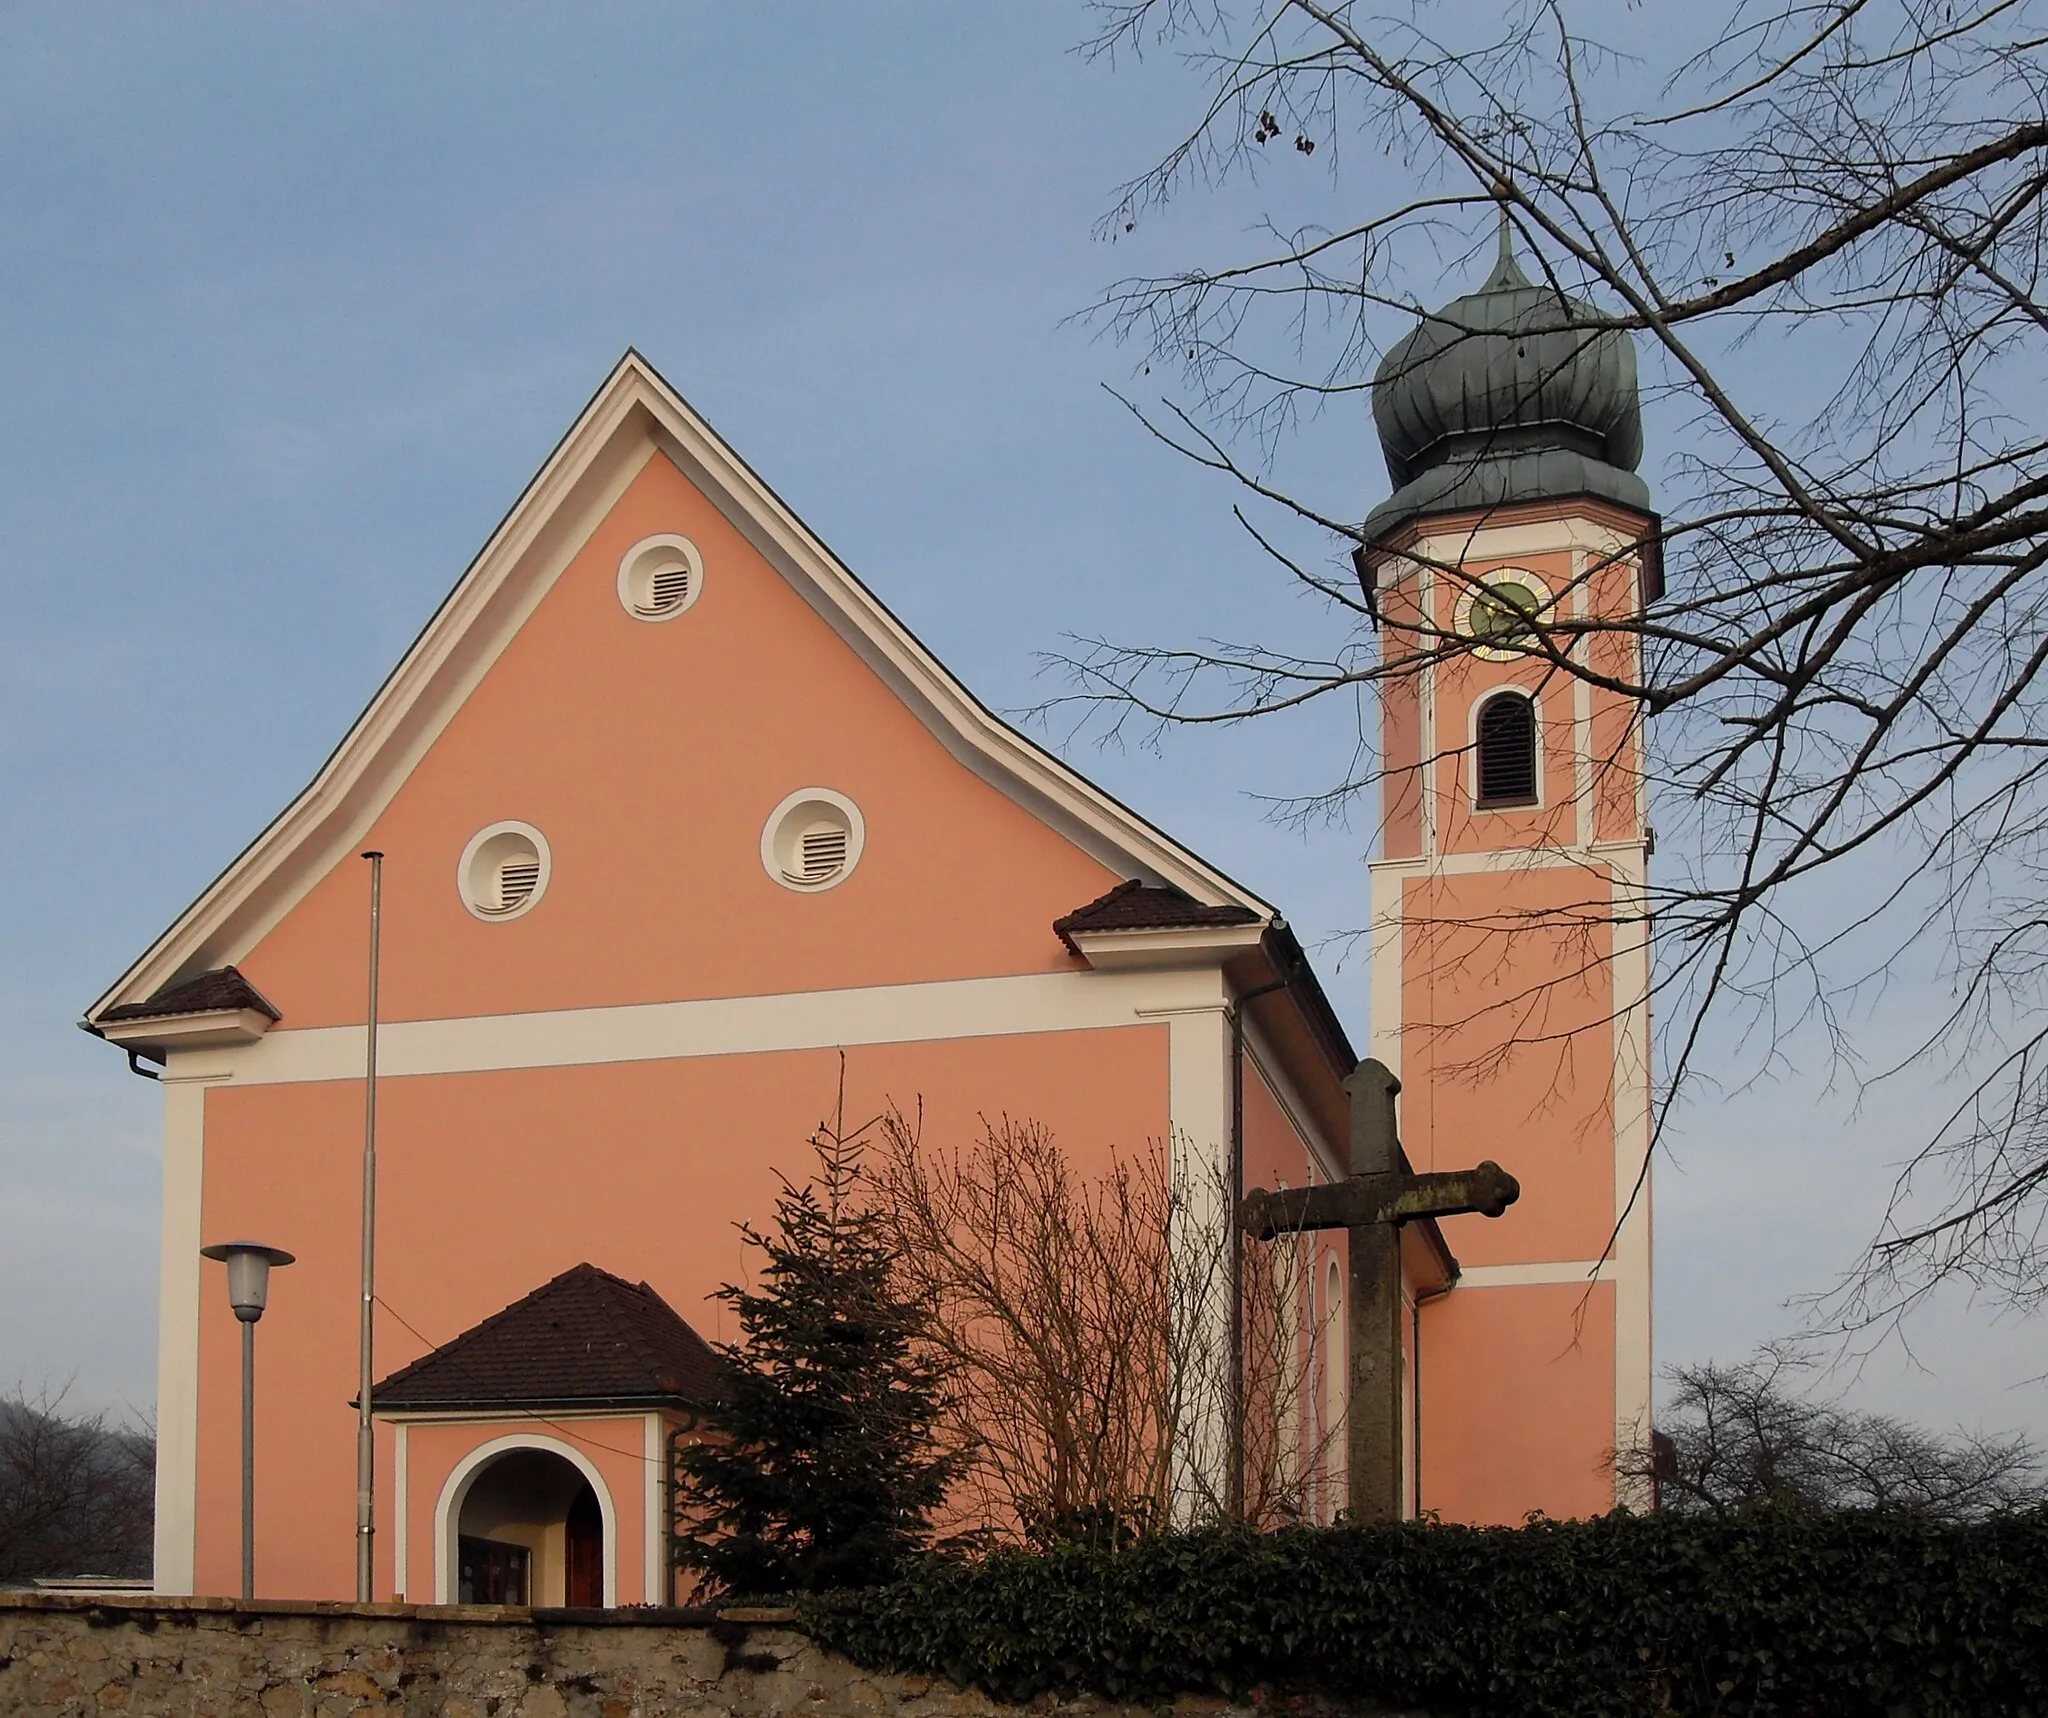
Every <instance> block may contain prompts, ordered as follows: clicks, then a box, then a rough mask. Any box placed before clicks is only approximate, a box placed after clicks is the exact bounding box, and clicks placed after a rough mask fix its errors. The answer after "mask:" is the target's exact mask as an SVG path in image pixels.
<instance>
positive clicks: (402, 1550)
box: [391, 1420, 412, 1599]
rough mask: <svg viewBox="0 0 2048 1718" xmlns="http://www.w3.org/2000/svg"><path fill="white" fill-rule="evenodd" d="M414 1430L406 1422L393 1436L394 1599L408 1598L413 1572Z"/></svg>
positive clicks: (392, 1566)
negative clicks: (411, 1435)
mask: <svg viewBox="0 0 2048 1718" xmlns="http://www.w3.org/2000/svg"><path fill="white" fill-rule="evenodd" d="M409 1430H411V1428H410V1427H409V1426H407V1425H406V1423H405V1422H404V1421H403V1420H400V1421H399V1422H398V1424H397V1425H396V1426H395V1427H393V1428H392V1436H391V1446H392V1448H391V1596H392V1598H394V1599H403V1598H404V1597H405V1591H406V1587H407V1585H408V1583H409V1580H410V1574H411V1571H410V1570H409V1568H408V1567H407V1563H406V1558H407V1555H408V1552H407V1543H408V1538H409V1535H408V1534H407V1531H406V1529H407V1528H408V1526H409V1525H410V1524H411V1521H412V1494H411V1480H412V1475H411V1474H410V1472H409V1471H408V1460H409V1457H410V1455H411V1450H410V1448H409V1444H408V1440H407V1438H406V1433H407V1432H408V1431H409Z"/></svg>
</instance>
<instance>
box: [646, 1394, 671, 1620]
mask: <svg viewBox="0 0 2048 1718" xmlns="http://www.w3.org/2000/svg"><path fill="white" fill-rule="evenodd" d="M645 1424H646V1427H647V1444H646V1448H647V1460H646V1464H645V1466H646V1470H647V1471H646V1472H645V1474H643V1475H642V1476H641V1482H640V1483H641V1489H642V1490H643V1491H644V1492H646V1494H647V1513H646V1517H645V1520H646V1523H647V1527H646V1536H647V1545H646V1555H645V1556H644V1557H643V1558H642V1560H641V1561H642V1564H643V1567H642V1570H641V1585H640V1602H641V1603H642V1604H643V1605H665V1604H667V1603H668V1602H669V1597H670V1595H669V1587H668V1580H667V1576H668V1569H667V1567H666V1559H665V1558H664V1557H663V1556H662V1552H663V1551H664V1550H665V1549H666V1545H665V1537H666V1536H665V1535H664V1534H663V1532H662V1520H661V1511H662V1504H663V1502H664V1500H665V1498H666V1496H667V1491H668V1486H667V1480H668V1467H667V1462H666V1459H665V1457H664V1454H663V1451H662V1441H663V1440H662V1435H661V1416H660V1415H659V1414H649V1415H647V1417H646V1420H645Z"/></svg>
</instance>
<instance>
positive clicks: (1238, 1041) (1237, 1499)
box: [1223, 978, 1290, 1521]
mask: <svg viewBox="0 0 2048 1718" xmlns="http://www.w3.org/2000/svg"><path fill="white" fill-rule="evenodd" d="M1289 983H1290V980H1288V979H1285V978H1276V979H1274V980H1273V982H1272V983H1271V984H1262V985H1260V986H1259V987H1258V988H1257V989H1256V990H1247V991H1245V992H1243V993H1242V994H1241V995H1240V996H1239V997H1238V999H1237V1001H1236V1004H1235V1005H1234V1006H1233V1007H1232V1008H1231V1010H1230V1171H1229V1175H1230V1214H1229V1218H1228V1220H1227V1223H1226V1232H1227V1234H1228V1235H1229V1238H1230V1258H1229V1267H1230V1269H1229V1278H1230V1402H1229V1408H1230V1439H1229V1454H1228V1460H1229V1462H1230V1471H1229V1472H1228V1473H1227V1474H1225V1475H1224V1478H1223V1486H1224V1490H1223V1496H1224V1513H1225V1514H1226V1515H1227V1516H1228V1517H1229V1518H1230V1519H1231V1520H1232V1521H1241V1520H1243V1519H1244V1409H1245V1401H1244V1240H1243V1238H1242V1237H1241V1236H1240V1235H1239V1233H1238V1217H1237V1213H1238V1208H1239V1207H1240V1206H1242V1205H1243V1204H1244V1006H1245V1004H1246V1003H1247V1002H1252V1001H1255V1000H1256V999H1257V998H1259V997H1261V996H1270V995H1271V994H1272V993H1273V992H1274V991H1276V990H1285V989H1287V988H1288V986H1289Z"/></svg>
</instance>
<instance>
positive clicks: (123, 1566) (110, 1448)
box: [0, 1390, 156, 1580]
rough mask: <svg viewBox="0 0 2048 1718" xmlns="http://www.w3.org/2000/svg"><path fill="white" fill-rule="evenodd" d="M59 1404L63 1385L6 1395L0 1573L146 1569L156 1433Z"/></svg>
mask: <svg viewBox="0 0 2048 1718" xmlns="http://www.w3.org/2000/svg"><path fill="white" fill-rule="evenodd" d="M63 1410H64V1402H63V1396H62V1394H61V1392H59V1393H53V1392H50V1391H47V1390H45V1391H43V1392H41V1393H39V1394H37V1395H35V1396H29V1395H26V1394H24V1393H22V1392H19V1391H17V1392H16V1395H15V1397H14V1399H13V1400H11V1401H10V1400H0V1580H20V1579H24V1578H27V1577H32V1576H54V1575H127V1576H134V1577H147V1576H148V1574H149V1572H150V1562H151V1554H152V1547H153V1541H154V1519H155V1517H154V1509H155V1503H154V1498H155V1485H156V1438H155V1436H154V1434H153V1433H151V1432H150V1431H149V1430H148V1429H147V1428H137V1427H131V1426H123V1425H119V1424H117V1423H115V1422H114V1421H112V1420H111V1419H109V1418H108V1416H107V1415H105V1414H80V1415H71V1414H66V1413H65V1412H64V1411H63Z"/></svg>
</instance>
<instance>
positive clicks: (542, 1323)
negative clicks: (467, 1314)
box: [371, 1264, 718, 1413]
mask: <svg viewBox="0 0 2048 1718" xmlns="http://www.w3.org/2000/svg"><path fill="white" fill-rule="evenodd" d="M717 1397H718V1358H717V1356H716V1355H715V1354H713V1353H712V1351H711V1348H710V1345H709V1344H707V1343H706V1342H705V1340H704V1339H703V1337H701V1336H699V1335H698V1334H697V1333H696V1331H694V1330H692V1329H691V1328H690V1326H689V1324H688V1322H687V1321H685V1320H684V1319H683V1317H682V1316H681V1315H680V1314H679V1313H677V1312H676V1310H675V1308H673V1307H672V1306H670V1305H669V1304H668V1302H667V1301H665V1300H663V1299H662V1298H661V1296H660V1295H658V1294H656V1293H655V1292H654V1290H653V1289H651V1288H649V1287H648V1286H647V1285H646V1284H645V1283H629V1282H627V1281H626V1279H625V1278H624V1277H615V1276H613V1275H612V1273H611V1272H610V1271H601V1270H599V1269H598V1268H597V1266H595V1265H590V1264H583V1265H576V1266H573V1267H572V1268H571V1269H569V1270H566V1271H564V1272H563V1273H562V1274H561V1275H560V1276H558V1277H556V1278H555V1279H554V1280H553V1281H551V1282H545V1283H543V1284H541V1286H540V1287H539V1288H537V1289H535V1290H534V1291H533V1293H531V1294H530V1295H527V1296H526V1297H525V1298H524V1299H523V1300H516V1301H514V1302H513V1303H512V1304H511V1305H510V1306H508V1307H506V1308H505V1309H504V1311H502V1312H494V1313H492V1314H491V1316H490V1317H489V1318H487V1319H485V1320H484V1321H483V1322H482V1323H481V1324H478V1325H473V1326H472V1327H471V1328H470V1329H468V1330H465V1331H464V1332H463V1333H462V1334H461V1335H460V1336H457V1337H453V1338H451V1339H450V1340H449V1341H447V1342H444V1343H443V1344H442V1345H441V1346H440V1347H439V1348H437V1349H435V1350H434V1351H433V1352H432V1353H431V1354H424V1355H422V1356H421V1357H420V1358H419V1359H417V1360H415V1361H414V1362H413V1363H412V1364H411V1365H410V1366H405V1367H402V1368H400V1369H399V1370H398V1371H396V1372H394V1373H392V1374H391V1376H390V1377H388V1378H386V1379H385V1380H384V1381H383V1382H382V1383H381V1384H379V1385H378V1386H377V1387H376V1389H375V1390H373V1391H372V1392H371V1401H372V1402H373V1403H374V1404H375V1405H376V1407H377V1408H378V1409H379V1410H380V1411H381V1412H386V1413H389V1412H391V1411H393V1410H395V1409H423V1408H477V1407H508V1408H509V1407H561V1406H569V1405H573V1404H577V1403H585V1404H590V1405H597V1404H606V1405H610V1406H625V1405H629V1404H630V1405H650V1404H654V1403H670V1402H672V1403H686V1404H689V1405H692V1406H698V1407H702V1406H705V1405H708V1404H710V1403H712V1402H715V1401H716V1400H717Z"/></svg>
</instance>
